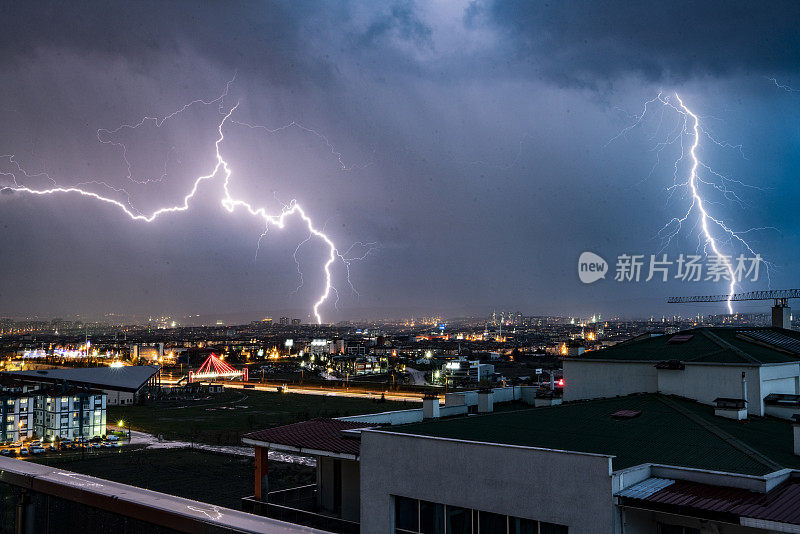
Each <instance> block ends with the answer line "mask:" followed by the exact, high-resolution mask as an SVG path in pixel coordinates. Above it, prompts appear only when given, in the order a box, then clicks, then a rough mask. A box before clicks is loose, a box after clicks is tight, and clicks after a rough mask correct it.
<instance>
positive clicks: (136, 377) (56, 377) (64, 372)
mask: <svg viewBox="0 0 800 534" xmlns="http://www.w3.org/2000/svg"><path fill="white" fill-rule="evenodd" d="M160 368H161V367H160V366H159V365H133V366H128V367H80V368H75V369H43V370H38V371H14V372H10V373H5V374H6V375H10V376H12V377H14V378H19V379H22V380H29V381H39V382H62V381H68V382H73V383H76V384H88V385H90V386H92V387H96V388H100V389H119V390H126V391H136V390H138V389H139V388H141V387H142V386H143V385H144V384H145V383H146V382H147V381H148V380H150V378H152V377H153V375H155V374H156V373H157V372H158V370H159V369H160Z"/></svg>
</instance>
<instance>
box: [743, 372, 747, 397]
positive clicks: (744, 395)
mask: <svg viewBox="0 0 800 534" xmlns="http://www.w3.org/2000/svg"><path fill="white" fill-rule="evenodd" d="M742 400H743V401H744V402H745V403H746V402H747V378H746V376H745V372H744V371H742Z"/></svg>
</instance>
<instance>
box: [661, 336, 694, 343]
mask: <svg viewBox="0 0 800 534" xmlns="http://www.w3.org/2000/svg"><path fill="white" fill-rule="evenodd" d="M693 337H694V334H678V335H677V336H672V337H671V338H669V339H668V340H667V343H686V342H687V341H689V340H690V339H692V338H693Z"/></svg>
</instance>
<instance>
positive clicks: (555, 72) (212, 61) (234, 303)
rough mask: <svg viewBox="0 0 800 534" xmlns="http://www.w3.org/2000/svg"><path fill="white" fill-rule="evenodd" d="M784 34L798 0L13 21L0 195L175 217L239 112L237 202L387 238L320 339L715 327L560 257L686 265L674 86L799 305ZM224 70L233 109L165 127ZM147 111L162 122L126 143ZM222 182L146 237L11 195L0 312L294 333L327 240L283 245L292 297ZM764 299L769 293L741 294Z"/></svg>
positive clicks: (282, 240) (202, 9)
mask: <svg viewBox="0 0 800 534" xmlns="http://www.w3.org/2000/svg"><path fill="white" fill-rule="evenodd" d="M798 28H800V4H798V3H797V2H789V1H787V2H781V1H773V2H767V3H760V4H755V3H752V2H731V1H724V2H680V1H675V2H598V1H587V2H578V1H573V2H552V1H551V2H514V1H504V2H496V3H495V2H491V1H476V2H458V1H449V0H448V1H438V2H416V3H415V2H403V1H400V2H371V1H364V2H325V3H323V2H275V3H273V2H197V3H193V2H128V3H119V4H114V5H112V4H110V3H108V2H98V3H96V4H95V5H92V3H91V2H79V3H68V2H52V3H51V2H47V3H42V2H15V3H11V2H6V3H3V5H2V6H0V66H1V68H2V70H1V71H0V72H1V73H2V74H1V75H0V123H1V124H2V128H0V155H6V156H4V157H2V158H0V171H2V172H3V173H6V174H4V175H2V176H0V180H1V181H2V182H1V183H2V185H3V186H13V185H14V182H13V177H12V176H11V175H10V174H8V173H14V174H15V175H16V179H17V183H18V184H23V185H25V186H27V187H29V188H32V189H47V188H49V187H52V186H53V181H55V182H56V183H58V184H59V185H60V186H73V185H76V184H83V185H81V186H80V187H81V188H83V189H85V190H87V191H93V192H96V193H98V194H103V195H105V196H108V197H110V198H113V199H115V200H118V201H120V202H126V203H127V202H130V205H132V206H135V208H136V209H138V210H140V211H141V212H143V213H151V212H152V211H154V210H156V209H159V208H162V207H165V206H169V205H176V204H179V203H181V202H182V200H183V197H184V195H186V194H187V193H188V191H189V190H190V189H191V186H192V184H193V183H194V180H195V179H196V178H197V177H198V176H201V175H204V174H207V173H209V172H210V171H211V170H212V169H213V168H214V165H215V163H216V160H215V151H214V142H215V140H216V139H217V135H218V133H217V126H218V125H219V123H220V120H221V115H220V111H223V112H225V111H228V110H230V108H231V107H232V106H233V105H235V104H236V103H237V102H239V107H238V108H237V109H236V111H235V112H234V113H233V114H232V116H231V120H230V121H229V122H227V123H226V124H225V125H224V127H223V131H224V135H225V139H224V141H223V142H222V143H221V153H222V155H223V157H224V158H225V160H226V161H227V162H228V164H229V165H230V168H231V170H232V173H233V174H232V176H231V187H232V189H233V190H234V191H235V193H236V195H237V196H238V197H240V198H246V199H248V200H249V201H250V202H251V203H252V204H253V205H255V206H257V207H263V208H266V209H268V210H270V211H271V212H276V213H279V212H280V210H281V206H282V204H286V203H288V202H290V201H291V200H292V199H296V200H297V202H299V203H300V204H301V205H302V206H303V207H304V209H305V210H306V211H307V212H308V213H309V215H311V216H312V217H313V219H314V221H315V222H316V223H317V224H318V226H319V227H320V228H323V227H324V230H325V232H326V233H327V234H328V235H329V236H330V237H331V238H332V239H333V241H334V242H335V243H336V244H337V245H338V247H339V250H340V251H341V252H345V251H346V250H347V249H348V248H350V246H351V245H352V244H354V243H378V246H377V247H376V248H375V249H374V250H372V251H371V252H370V253H369V254H368V255H367V256H366V258H365V259H364V260H363V261H359V262H354V263H353V264H352V265H351V268H350V271H351V277H352V282H353V285H354V286H355V289H356V290H357V291H358V295H356V293H354V292H353V291H352V290H351V289H350V287H349V286H348V285H347V283H346V281H345V279H344V276H345V273H346V271H345V269H344V266H343V265H342V264H341V263H338V264H336V265H335V266H334V268H333V269H334V283H335V285H336V287H337V288H338V295H339V303H338V306H339V309H338V310H337V309H335V308H334V300H335V298H334V297H333V296H332V297H331V299H330V300H328V301H327V302H326V303H325V304H324V305H323V306H322V307H321V311H322V313H323V317H324V319H325V320H326V321H338V320H342V319H359V318H384V317H402V316H406V315H410V314H412V313H413V314H422V313H434V312H438V313H443V314H445V315H447V316H451V317H452V316H460V315H465V314H481V315H483V314H486V313H489V312H491V311H492V309H498V310H499V309H508V310H513V311H516V310H520V311H522V312H523V313H525V314H584V315H585V314H591V313H603V314H605V315H610V314H619V315H623V316H626V317H640V316H649V315H651V314H656V315H661V314H663V313H666V314H683V315H687V314H693V313H718V312H723V311H724V306H723V305H722V304H720V305H716V304H708V305H703V306H687V307H682V306H677V305H667V304H665V303H664V298H665V297H666V296H669V295H688V294H716V293H724V292H725V291H726V289H727V288H726V286H725V284H722V283H711V282H707V283H689V282H681V281H674V280H673V281H670V282H668V283H663V282H660V281H651V282H649V283H645V282H643V281H642V282H639V283H632V282H628V283H625V282H616V281H614V280H613V272H612V273H611V274H610V275H609V276H607V278H606V279H605V280H600V281H598V282H596V283H594V284H591V285H585V284H582V283H581V282H580V281H579V279H578V273H577V260H578V256H579V255H580V254H581V253H582V252H584V251H592V252H595V253H597V254H599V255H600V256H602V257H603V258H605V259H606V260H607V261H608V262H609V263H611V264H612V265H611V266H610V267H611V269H612V270H613V268H614V266H613V263H614V262H615V261H616V258H617V256H618V255H620V254H623V253H627V254H644V255H647V256H649V255H650V254H655V253H659V254H660V253H667V254H668V255H670V256H673V257H677V255H678V254H680V253H685V254H691V253H694V252H696V251H697V250H698V232H699V227H698V225H697V223H698V218H697V214H696V213H695V214H692V215H691V216H690V218H689V219H688V220H687V222H686V224H685V225H684V227H683V229H682V230H681V232H680V233H678V235H676V237H675V238H674V239H673V240H672V241H671V242H670V243H665V242H664V240H663V239H661V237H663V235H664V234H663V232H660V231H661V230H662V227H663V226H664V225H665V224H666V223H668V222H669V221H670V220H671V219H672V218H673V217H680V216H681V215H683V213H684V212H685V211H686V210H687V209H688V206H689V205H690V203H691V198H690V196H688V192H687V190H686V188H685V187H683V188H680V187H679V188H676V189H669V187H670V186H671V185H672V184H673V183H674V182H675V181H676V177H677V181H678V182H682V181H685V179H686V176H687V173H688V170H689V168H688V166H687V160H686V158H684V160H682V161H681V162H679V163H678V165H677V166H675V161H676V159H677V158H678V157H679V156H680V153H681V142H683V145H684V149H685V148H687V143H690V141H691V140H690V139H689V138H688V137H687V136H685V135H684V136H682V135H680V125H681V120H682V119H681V116H680V115H679V114H677V113H676V112H675V111H674V110H671V109H669V108H667V107H665V106H663V105H658V104H659V103H658V101H656V102H655V103H654V104H652V105H650V107H649V108H648V110H649V111H648V113H647V114H646V115H644V116H643V117H642V120H641V121H640V122H637V117H638V116H639V114H640V113H642V110H643V105H644V103H645V102H646V101H648V100H650V99H653V98H655V97H656V96H657V95H658V94H659V92H660V91H663V93H662V94H664V95H667V96H668V97H670V98H673V97H674V94H675V93H676V92H677V93H678V94H679V95H680V97H681V98H682V99H683V101H684V102H685V103H686V105H687V106H688V107H689V108H691V110H692V111H694V112H695V113H696V114H697V115H698V116H699V117H700V120H701V123H702V127H703V130H704V132H705V133H707V134H708V135H705V134H704V135H703V136H701V137H702V138H701V139H700V145H699V148H698V154H699V156H700V158H701V159H702V161H703V162H704V163H706V164H708V165H709V166H710V167H712V168H713V169H714V170H715V171H716V172H719V173H720V174H724V175H725V176H726V177H727V178H726V179H725V180H723V182H724V184H725V185H726V187H728V188H729V193H728V194H726V193H725V192H723V191H720V190H719V189H715V188H714V187H713V186H712V185H708V184H703V186H702V191H703V194H704V195H706V196H707V198H708V204H707V208H708V210H709V211H710V212H712V213H713V214H714V215H715V216H718V217H720V218H721V219H724V221H725V222H726V224H728V225H729V226H730V227H731V228H733V229H735V230H739V231H743V230H747V229H750V228H762V229H761V230H755V231H752V232H748V233H747V234H744V235H743V237H745V238H746V239H747V240H748V242H749V243H750V245H751V246H752V248H753V250H755V251H757V252H758V253H760V254H761V255H762V256H763V257H764V258H766V259H768V260H769V261H771V262H772V263H773V265H774V267H773V269H772V270H771V273H770V275H771V276H770V278H771V281H770V282H769V283H771V287H773V288H793V287H799V286H800V281H798V277H797V272H798V267H800V264H799V262H798V260H799V259H800V250H798V245H800V227H798V218H797V216H796V213H797V210H796V207H797V200H798V195H800V182H798V170H800V157H798V154H799V152H798V145H800V31H798ZM234 76H235V80H234V81H233V83H231V84H230V87H229V92H228V94H227V96H225V98H224V99H222V100H219V101H217V102H214V103H211V104H208V105H205V104H202V103H198V104H195V105H192V106H189V107H187V108H186V109H185V110H184V111H183V112H181V113H180V114H177V115H175V116H173V117H171V118H170V119H168V120H165V121H164V122H163V124H162V123H161V122H160V121H161V119H163V118H164V117H166V116H168V115H170V114H171V113H173V112H175V111H177V110H179V109H181V108H182V107H183V106H185V105H186V104H188V103H189V102H191V101H193V100H197V99H202V100H205V101H206V102H210V101H212V100H214V99H216V98H217V97H219V96H220V95H221V94H222V93H223V92H224V91H225V88H226V84H227V83H228V82H229V81H230V80H232V79H233V78H234ZM146 116H147V117H158V118H159V126H157V125H156V123H155V121H145V123H144V124H142V126H141V127H139V128H135V129H134V128H122V129H120V130H116V129H117V128H118V127H119V126H121V125H124V124H129V125H134V124H136V123H138V122H139V121H140V120H141V119H142V118H143V117H146ZM247 124H249V125H251V126H252V125H260V126H263V128H252V127H250V126H247ZM98 129H101V130H100V131H99V132H98ZM676 132H677V135H676ZM620 133H622V135H620ZM668 140H671V141H672V142H671V143H670V144H666V145H662V144H659V143H662V142H664V141H668ZM714 140H716V141H717V144H714V142H713V141H714ZM123 145H124V147H126V153H125V155H123ZM9 155H14V159H13V160H12V159H11V158H10V157H9ZM125 157H127V160H128V162H129V163H130V174H131V175H130V177H128V168H127V166H126V164H125V159H124V158H125ZM15 162H16V163H15ZM17 164H19V166H20V167H21V168H23V169H24V172H20V171H19V170H18V168H17ZM44 173H46V174H44ZM706 176H709V177H710V176H711V175H710V174H707V175H706ZM48 177H49V178H48ZM98 182H104V184H99V183H98ZM123 190H124V191H123ZM221 191H222V181H221V176H220V177H217V179H214V180H209V181H206V182H203V183H202V184H201V185H200V187H199V189H198V191H197V194H196V196H195V197H194V198H193V199H192V200H190V209H189V210H187V211H186V212H183V213H177V214H171V215H166V216H163V217H161V218H159V219H157V220H156V221H154V222H153V223H150V224H148V223H142V222H136V221H132V220H131V219H129V218H128V217H126V216H125V215H124V213H122V212H121V211H120V210H119V209H118V208H116V207H114V206H111V205H108V204H102V203H98V202H97V201H95V200H92V199H89V198H81V197H79V196H78V195H74V194H72V195H70V194H67V195H63V194H62V195H52V196H44V197H43V196H32V195H29V194H25V193H21V192H19V191H17V192H14V191H12V190H10V189H6V190H4V191H3V193H4V194H2V195H0V228H2V232H0V252H2V262H3V263H2V265H3V269H2V272H3V276H2V277H1V278H0V314H2V315H11V316H25V315H32V314H39V315H42V316H47V317H53V316H63V317H71V316H74V315H75V314H82V315H84V316H90V317H96V318H100V317H102V316H103V314H107V313H119V314H141V315H149V314H153V315H155V314H161V313H165V314H173V315H175V316H177V317H180V316H183V315H186V314H195V313H199V314H204V315H211V316H214V315H215V314H216V315H219V316H220V317H223V316H225V317H228V316H231V315H230V314H240V316H241V317H250V318H252V319H256V318H259V317H260V316H262V315H263V314H272V315H273V316H274V317H277V316H278V315H281V314H290V315H292V316H297V317H303V318H304V319H307V318H308V314H309V313H310V311H311V304H312V303H313V302H314V301H315V300H316V298H317V297H318V295H319V294H320V292H321V290H322V284H323V276H322V270H321V266H322V263H323V262H324V256H325V254H326V253H327V251H326V249H325V248H324V246H323V244H322V243H321V242H320V241H319V240H315V239H313V238H312V239H311V240H309V241H308V242H306V243H305V244H304V245H303V246H302V247H301V248H300V249H299V252H298V254H297V258H298V260H299V264H300V267H301V270H302V272H303V285H302V287H300V289H299V290H297V291H295V288H296V287H297V286H298V284H299V276H298V270H297V266H296V265H295V261H294V259H293V253H294V251H295V248H296V247H297V245H298V243H300V242H302V241H303V240H305V239H306V237H307V236H308V232H307V230H306V229H305V228H304V226H303V225H302V224H300V222H299V221H298V220H297V219H289V220H288V221H287V226H286V228H284V229H278V228H271V229H270V230H269V231H268V232H267V234H266V235H265V236H264V237H263V238H262V239H261V246H260V250H259V253H258V256H257V257H256V247H257V245H258V242H259V237H260V236H261V234H262V232H263V231H264V225H263V222H262V221H260V220H259V219H258V218H254V217H251V216H249V215H248V214H247V213H245V212H243V211H236V212H234V213H233V214H229V213H228V212H227V211H225V210H224V209H223V208H222V206H221V204H220V198H221ZM126 193H127V194H126ZM720 246H721V247H722V249H723V250H724V251H725V252H726V253H730V254H734V255H736V254H739V253H740V252H741V247H740V245H732V244H729V243H728V241H727V240H724V239H722V240H721V245H720ZM367 250H368V248H366V247H362V246H361V245H358V244H356V246H355V247H354V248H353V249H352V250H351V255H360V254H363V253H364V252H366V251H367ZM767 287H768V281H767V278H766V276H764V275H763V274H762V276H761V279H760V280H759V281H757V282H754V283H753V282H747V283H743V284H741V285H740V287H739V288H738V289H740V290H753V289H765V288H767ZM736 309H737V310H738V311H768V303H750V304H743V305H740V306H737V307H736Z"/></svg>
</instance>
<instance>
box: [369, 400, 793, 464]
mask: <svg viewBox="0 0 800 534" xmlns="http://www.w3.org/2000/svg"><path fill="white" fill-rule="evenodd" d="M620 410H636V411H641V414H640V415H638V416H637V417H634V418H615V417H612V414H614V413H616V412H618V411H620ZM382 430H383V431H385V432H395V433H401V434H415V435H420V436H430V437H438V438H452V439H458V440H466V441H477V442H488V443H497V444H508V445H521V446H528V447H540V448H547V449H559V450H567V451H576V452H588V453H597V454H608V455H613V456H614V458H613V459H612V466H613V469H614V470H619V469H625V468H628V467H632V466H635V465H640V464H644V463H655V464H665V465H673V466H680V467H690V468H697V469H706V470H712V471H723V472H731V473H741V474H747V475H765V474H767V473H771V472H774V471H776V470H778V469H780V468H782V467H788V468H794V469H800V457H798V456H795V455H794V454H793V435H792V425H791V423H790V422H788V421H783V420H780V419H776V418H772V417H764V418H755V417H750V418H749V419H747V420H745V421H734V420H731V419H724V418H722V417H718V416H715V415H714V408H713V407H711V406H706V405H703V404H699V403H697V402H694V401H691V400H688V399H682V398H677V397H667V396H664V395H658V394H638V395H630V396H627V397H616V398H611V399H597V400H590V401H576V402H570V403H565V404H561V405H557V406H547V407H541V408H529V409H524V410H517V411H509V412H499V413H492V414H486V415H474V416H466V417H455V418H448V419H437V420H430V421H424V422H422V423H412V424H408V425H399V426H394V427H391V428H384V429H382Z"/></svg>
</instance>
